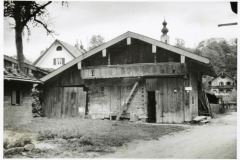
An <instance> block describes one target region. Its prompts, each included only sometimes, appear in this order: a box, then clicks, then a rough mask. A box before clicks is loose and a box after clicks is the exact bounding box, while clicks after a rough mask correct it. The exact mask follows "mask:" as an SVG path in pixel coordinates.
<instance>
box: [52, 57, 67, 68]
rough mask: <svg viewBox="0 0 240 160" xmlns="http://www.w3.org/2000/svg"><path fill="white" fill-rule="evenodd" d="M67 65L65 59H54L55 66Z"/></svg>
mask: <svg viewBox="0 0 240 160" xmlns="http://www.w3.org/2000/svg"><path fill="white" fill-rule="evenodd" d="M64 64H65V58H53V65H57V66H61V65H64Z"/></svg>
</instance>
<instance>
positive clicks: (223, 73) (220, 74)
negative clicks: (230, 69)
mask: <svg viewBox="0 0 240 160" xmlns="http://www.w3.org/2000/svg"><path fill="white" fill-rule="evenodd" d="M222 75H225V76H227V77H229V78H231V79H232V80H234V78H233V77H232V76H230V74H228V73H226V72H221V73H219V74H218V75H217V76H216V77H215V78H213V79H212V80H211V81H210V82H212V81H213V80H215V79H216V78H218V77H219V76H222Z"/></svg>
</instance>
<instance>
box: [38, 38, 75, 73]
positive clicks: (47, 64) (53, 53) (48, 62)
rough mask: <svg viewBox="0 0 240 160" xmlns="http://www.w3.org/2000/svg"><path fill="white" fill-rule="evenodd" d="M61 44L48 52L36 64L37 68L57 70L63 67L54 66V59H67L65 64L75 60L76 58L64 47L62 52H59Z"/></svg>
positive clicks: (55, 45) (57, 44) (56, 44)
mask: <svg viewBox="0 0 240 160" xmlns="http://www.w3.org/2000/svg"><path fill="white" fill-rule="evenodd" d="M59 45H60V44H59V43H55V44H54V45H53V46H52V47H51V48H50V49H49V50H48V52H47V53H46V54H45V55H44V56H43V57H42V58H41V59H40V61H38V63H37V64H36V66H37V67H42V68H53V69H57V68H59V67H61V66H62V65H54V64H53V59H54V58H65V64H66V63H68V62H69V61H71V60H73V59H74V57H73V56H72V55H71V54H70V53H69V52H68V51H67V50H66V49H65V48H64V47H62V50H61V51H57V50H56V48H57V47H58V46H59Z"/></svg>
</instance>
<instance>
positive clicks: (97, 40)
mask: <svg viewBox="0 0 240 160" xmlns="http://www.w3.org/2000/svg"><path fill="white" fill-rule="evenodd" d="M104 42H105V40H104V38H103V36H101V35H92V37H91V39H90V41H89V47H88V50H91V49H94V48H96V47H98V46H100V45H101V44H103V43H104Z"/></svg>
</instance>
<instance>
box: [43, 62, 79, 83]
mask: <svg viewBox="0 0 240 160" xmlns="http://www.w3.org/2000/svg"><path fill="white" fill-rule="evenodd" d="M83 85H84V83H83V80H82V78H81V70H79V69H78V68H77V65H74V66H72V67H71V68H69V69H67V70H66V71H64V72H62V73H61V74H59V75H58V76H56V77H54V78H52V79H50V80H48V81H47V82H46V83H45V84H44V86H45V87H46V88H47V86H48V87H57V86H58V87H67V86H83Z"/></svg>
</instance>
